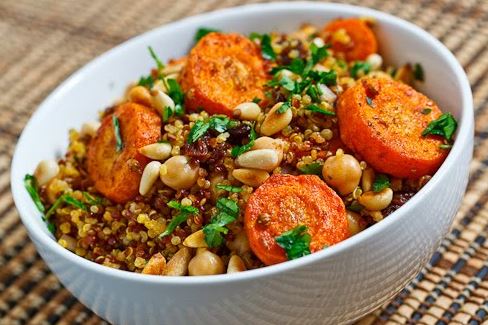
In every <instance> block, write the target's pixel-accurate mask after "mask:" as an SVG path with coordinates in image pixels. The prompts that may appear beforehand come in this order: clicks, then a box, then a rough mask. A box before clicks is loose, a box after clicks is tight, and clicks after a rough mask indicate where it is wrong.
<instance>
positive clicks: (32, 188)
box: [24, 174, 46, 213]
mask: <svg viewBox="0 0 488 325" xmlns="http://www.w3.org/2000/svg"><path fill="white" fill-rule="evenodd" d="M24 187H25V189H26V190H27V192H28V193H29V195H30V197H31V199H32V201H34V204H35V205H36V208H37V210H39V211H40V212H42V213H44V211H45V209H46V208H45V207H44V204H42V201H41V196H40V195H39V191H38V187H37V180H36V178H35V177H34V176H32V175H29V174H26V175H25V177H24Z"/></svg>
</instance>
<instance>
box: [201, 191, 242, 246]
mask: <svg viewBox="0 0 488 325" xmlns="http://www.w3.org/2000/svg"><path fill="white" fill-rule="evenodd" d="M216 207H217V214H216V215H214V216H213V217H212V219H211V220H210V223H209V224H207V225H205V226H204V227H203V233H204V234H205V242H206V243H207V245H208V247H218V246H220V245H222V244H223V242H224V236H223V235H226V234H227V233H228V232H229V229H227V227H225V226H226V225H228V224H229V223H231V222H234V221H235V220H236V219H237V217H238V216H239V206H238V205H237V203H236V202H235V201H234V200H231V199H228V198H220V199H218V200H217V203H216Z"/></svg>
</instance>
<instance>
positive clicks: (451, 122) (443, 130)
mask: <svg viewBox="0 0 488 325" xmlns="http://www.w3.org/2000/svg"><path fill="white" fill-rule="evenodd" d="M456 129H457V122H456V119H455V118H454V116H452V114H451V113H444V114H442V115H441V116H440V117H439V118H438V119H436V120H434V121H432V122H430V123H429V125H427V127H426V128H425V130H423V131H422V135H423V136H426V135H428V134H433V135H440V136H442V137H444V139H446V140H447V141H451V140H452V136H453V135H454V133H455V132H456Z"/></svg>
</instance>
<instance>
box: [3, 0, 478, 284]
mask: <svg viewBox="0 0 488 325" xmlns="http://www.w3.org/2000/svg"><path fill="white" fill-rule="evenodd" d="M327 9H332V10H334V11H340V12H342V13H343V14H344V15H357V16H373V17H376V18H381V20H384V21H388V22H389V23H391V24H393V25H397V26H399V27H401V28H402V29H405V30H408V31H409V32H411V33H412V35H415V37H417V38H420V39H421V40H422V41H423V42H425V43H429V45H430V46H432V47H433V48H434V49H435V50H436V51H437V52H438V54H439V55H440V56H442V57H444V58H445V59H446V60H447V61H448V62H449V64H450V65H451V67H452V69H453V70H454V74H455V76H456V78H457V81H458V82H459V85H460V88H461V93H462V110H461V116H460V120H461V123H460V125H459V127H458V131H457V137H456V141H455V142H454V145H453V148H452V149H451V151H450V153H449V155H448V157H447V158H446V160H445V161H444V162H443V164H442V165H441V167H440V168H439V170H438V171H437V172H436V173H435V174H434V175H433V177H432V179H431V180H430V181H429V182H428V183H427V184H426V185H425V186H424V187H423V188H422V189H421V190H420V191H419V192H417V193H416V195H414V196H413V197H412V198H411V199H410V200H409V201H408V202H406V203H405V204H404V205H403V206H402V207H401V208H399V209H398V210H397V211H395V212H393V213H392V215H390V216H389V217H388V218H385V219H384V220H383V221H381V222H379V223H377V224H375V225H373V226H371V227H369V228H368V229H366V230H364V231H362V232H360V233H359V234H356V235H354V236H352V237H350V238H348V239H347V240H345V241H343V242H340V243H338V244H335V245H333V246H331V247H329V248H328V249H327V250H323V251H320V252H315V253H313V254H310V255H307V256H304V257H302V258H299V259H296V260H291V261H287V262H285V263H280V264H276V265H271V266H266V267H263V268H259V269H254V270H248V271H246V272H239V273H233V274H220V275H213V276H185V277H177V276H156V275H146V274H140V273H134V272H130V271H123V270H118V269H113V268H110V267H107V266H103V265H100V264H97V263H95V262H92V261H89V260H87V259H85V258H83V257H81V256H78V255H76V254H75V253H72V252H71V251H69V250H67V249H65V248H63V247H61V246H60V245H59V244H58V243H57V242H56V241H55V240H53V238H52V237H51V236H49V235H48V234H47V233H46V232H44V231H41V230H40V229H39V228H38V227H35V225H31V224H29V222H26V219H25V218H26V217H24V215H29V214H30V213H31V211H33V210H31V211H29V209H28V208H27V207H26V206H24V205H23V204H22V199H21V197H20V196H21V191H22V190H23V189H24V187H23V185H22V181H21V180H20V179H16V178H15V176H16V175H17V174H19V173H18V172H17V167H16V166H17V164H16V162H17V161H18V160H19V159H20V158H19V156H18V150H19V147H21V146H22V144H23V142H24V141H23V140H24V138H25V133H26V132H25V130H26V129H28V128H29V126H30V125H31V122H32V121H33V120H34V119H36V117H37V116H38V113H39V112H40V111H42V110H43V109H44V108H45V107H49V106H50V105H51V102H52V101H54V100H55V99H56V98H57V97H60V96H64V93H65V92H67V91H69V90H70V88H71V87H72V86H73V85H75V84H76V83H77V82H78V79H81V78H82V77H83V75H84V74H85V73H87V72H89V71H90V70H92V69H95V68H96V67H97V66H99V65H103V64H104V63H105V61H106V60H107V59H109V58H110V56H111V55H112V53H114V52H117V51H119V50H120V49H121V48H123V47H124V46H125V45H126V43H128V42H133V41H135V40H138V39H142V38H145V37H150V36H151V35H152V34H155V33H158V32H159V31H160V30H162V29H168V28H177V27H184V25H186V24H188V23H193V22H198V21H199V20H202V19H205V20H206V19H212V18H216V17H218V16H221V15H229V14H231V15H232V14H236V15H239V14H240V13H250V12H251V13H252V12H255V13H257V14H260V13H268V12H272V11H283V12H290V11H294V10H327ZM473 123H474V120H473V100H472V94H471V88H470V84H469V81H468V78H467V76H466V74H465V72H464V70H463V68H462V67H461V65H460V63H459V62H458V61H457V59H456V58H455V56H454V55H453V54H452V53H451V52H450V51H449V50H448V49H447V48H446V47H445V46H444V45H443V44H442V43H441V42H440V41H439V40H437V39H436V38H435V37H434V36H432V35H431V34H429V33H428V32H426V31H425V30H423V29H421V28H420V27H418V26H416V25H414V24H412V23H410V22H408V21H406V20H403V19H401V18H399V17H396V16H393V15H390V14H387V13H384V12H381V11H379V10H375V9H371V8H367V7H361V6H354V5H348V4H339V3H315V2H309V1H297V2H291V3H289V2H273V3H262V4H247V5H243V6H237V7H230V8H224V9H219V10H215V11H211V12H208V13H203V14H199V15H195V16H191V17H186V18H183V19H181V20H178V21H175V22H172V23H169V24H164V25H161V26H159V27H156V28H154V29H151V30H149V31H147V32H144V33H142V34H139V35H137V36H135V37H132V38H130V39H128V40H126V41H124V42H123V43H121V44H119V45H117V46H115V47H113V48H112V49H110V50H108V51H106V52H105V53H103V54H101V55H99V56H98V57H96V58H94V59H92V60H91V61H89V63H87V64H86V65H84V66H83V67H81V68H80V69H79V70H77V71H76V72H74V73H73V74H71V75H70V76H69V77H68V78H67V79H66V80H65V81H63V82H62V83H61V84H60V85H58V86H57V87H56V89H55V90H54V91H52V92H51V93H50V95H49V96H48V97H47V98H45V99H44V100H43V101H42V103H41V104H40V105H39V106H38V108H37V109H36V110H35V112H34V113H33V115H32V116H31V118H30V119H29V121H28V123H27V124H26V126H25V127H24V130H23V131H22V134H21V136H20V138H19V140H18V142H17V145H16V149H15V152H14V155H13V159H12V164H11V174H10V176H11V191H12V194H13V199H14V202H15V206H16V208H17V210H18V212H19V215H20V218H21V220H22V223H23V224H24V226H25V227H26V228H27V230H28V233H29V236H31V238H32V239H34V241H35V242H36V244H40V245H42V246H43V248H44V249H46V250H48V251H53V252H54V254H57V255H61V256H62V257H63V258H65V259H66V260H69V261H70V262H71V263H74V264H75V265H77V266H78V267H79V268H80V269H86V270H89V271H91V272H96V273H102V274H103V275H106V276H110V277H114V278H120V279H124V280H126V281H133V282H136V283H141V282H143V283H148V284H169V285H183V286H194V285H205V286H206V285H212V284H224V283H230V282H239V281H246V280H253V279H258V278H264V277H269V276H273V275H279V274H281V273H285V272H288V271H293V270H295V269H298V268H301V267H305V266H307V265H310V264H313V263H315V262H317V261H318V260H321V259H325V258H328V257H332V256H335V255H337V254H340V253H341V252H343V251H345V250H348V249H351V248H352V247H354V246H356V245H358V244H360V243H361V242H363V241H364V240H366V239H368V238H371V237H373V236H376V235H378V234H379V233H381V232H382V231H383V230H384V229H385V228H388V227H389V226H390V225H391V224H392V223H396V222H399V220H400V219H401V218H406V217H408V214H409V211H411V210H412V208H413V207H414V206H415V205H416V204H418V203H419V202H421V201H422V200H423V198H424V196H426V194H428V193H430V192H432V191H433V190H434V189H435V188H436V187H438V186H439V185H440V183H441V182H442V180H443V179H445V178H446V177H448V172H449V170H450V169H452V168H455V166H454V161H455V160H456V158H457V157H458V156H459V155H461V154H462V149H463V147H464V146H465V145H466V144H468V143H469V142H470V141H471V139H472V138H473Z"/></svg>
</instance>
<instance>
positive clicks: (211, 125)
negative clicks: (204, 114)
mask: <svg viewBox="0 0 488 325" xmlns="http://www.w3.org/2000/svg"><path fill="white" fill-rule="evenodd" d="M236 123H237V122H236V121H234V120H230V119H229V118H228V117H226V116H218V115H216V116H212V117H211V118H210V119H208V120H207V121H196V122H195V124H194V125H193V127H192V128H191V130H190V133H189V134H188V143H193V142H195V141H197V140H198V139H199V138H200V137H202V136H203V135H204V134H205V133H207V131H208V130H210V129H212V130H215V131H217V132H219V133H223V132H225V131H227V130H228V129H230V128H232V127H233V126H235V124H236Z"/></svg>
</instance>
